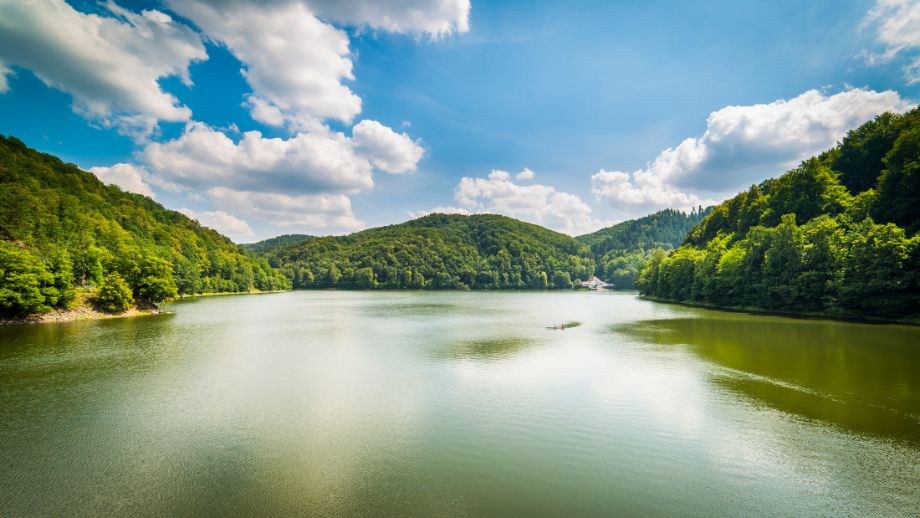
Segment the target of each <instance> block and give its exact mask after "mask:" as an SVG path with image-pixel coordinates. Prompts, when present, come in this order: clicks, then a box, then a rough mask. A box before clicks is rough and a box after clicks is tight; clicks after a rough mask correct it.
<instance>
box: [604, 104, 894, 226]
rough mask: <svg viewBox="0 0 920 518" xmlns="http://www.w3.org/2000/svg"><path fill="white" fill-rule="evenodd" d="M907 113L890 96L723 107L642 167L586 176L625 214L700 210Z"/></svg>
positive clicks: (605, 171)
mask: <svg viewBox="0 0 920 518" xmlns="http://www.w3.org/2000/svg"><path fill="white" fill-rule="evenodd" d="M910 108H911V104H910V103H909V102H908V101H906V100H904V99H902V98H901V97H900V96H899V95H898V93H897V92H893V91H884V92H875V91H872V90H868V89H861V88H850V89H847V90H844V91H842V92H839V93H837V94H834V95H826V94H824V93H821V92H819V91H817V90H809V91H807V92H805V93H803V94H801V95H799V96H797V97H795V98H793V99H789V100H784V99H781V100H778V101H774V102H772V103H769V104H756V105H751V106H727V107H725V108H722V109H720V110H718V111H716V112H713V113H712V114H710V115H709V118H708V120H707V123H706V126H707V127H706V131H705V132H704V133H703V135H702V136H700V137H694V138H688V139H685V140H684V141H683V142H681V143H680V144H679V145H678V146H677V147H674V148H668V149H666V150H664V151H662V152H661V153H659V154H658V156H657V157H655V159H654V160H653V161H652V162H651V163H650V164H648V165H647V166H646V167H645V168H642V169H639V170H636V171H633V172H632V173H628V172H623V171H607V170H601V171H599V172H598V173H597V174H595V175H593V176H592V177H591V187H592V192H593V193H594V194H595V195H596V196H598V197H599V198H602V199H606V200H609V201H610V202H612V203H614V205H615V206H617V207H618V208H619V209H621V211H623V212H629V213H631V214H636V213H637V211H648V210H654V209H658V208H665V207H674V208H682V209H688V208H691V207H693V206H696V205H699V204H703V205H706V204H708V203H710V202H712V201H713V198H715V199H722V198H724V197H727V196H730V195H732V194H734V193H735V192H737V191H738V190H740V189H742V188H744V187H747V186H749V185H751V184H752V183H756V182H760V181H762V180H763V179H765V178H767V177H770V176H775V175H777V174H780V173H782V172H784V171H786V170H788V169H790V168H791V167H794V166H795V165H796V164H797V163H798V162H800V161H801V160H803V159H805V158H807V157H809V156H812V155H814V154H817V153H819V152H821V151H823V150H825V149H827V148H830V147H832V146H833V145H834V144H835V143H836V142H837V141H838V140H839V139H841V138H842V137H843V136H844V135H845V134H846V132H847V131H849V130H851V129H853V128H855V127H857V126H859V125H860V124H862V123H864V122H866V121H867V120H869V119H871V118H872V117H874V116H875V115H878V114H880V113H883V112H886V111H895V112H902V111H905V110H907V109H910Z"/></svg>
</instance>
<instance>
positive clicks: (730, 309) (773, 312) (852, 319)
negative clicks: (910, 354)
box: [638, 295, 920, 327]
mask: <svg viewBox="0 0 920 518" xmlns="http://www.w3.org/2000/svg"><path fill="white" fill-rule="evenodd" d="M638 297H639V298H640V299H642V300H648V301H650V302H658V303H661V304H674V305H676V306H685V307H689V308H698V309H711V310H713V311H725V312H727V313H747V314H750V315H762V316H778V317H785V318H795V319H799V320H833V321H837V322H849V323H853V324H889V325H891V324H893V325H902V326H912V327H918V326H920V320H917V319H913V320H911V319H891V318H882V317H871V316H862V315H834V314H829V313H821V312H805V311H783V310H778V309H763V308H757V307H739V306H717V305H713V304H706V303H702V302H686V301H680V300H671V299H665V298H661V297H653V296H651V295H638Z"/></svg>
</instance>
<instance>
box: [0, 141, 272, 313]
mask: <svg viewBox="0 0 920 518" xmlns="http://www.w3.org/2000/svg"><path fill="white" fill-rule="evenodd" d="M0 240H2V242H3V243H4V249H5V250H8V251H9V250H12V248H11V246H13V245H11V244H10V243H11V242H12V241H16V242H19V243H24V244H25V245H24V246H26V247H27V249H28V251H27V252H23V253H25V254H27V255H22V254H18V255H17V253H16V252H9V253H7V254H5V255H4V256H3V258H4V259H9V260H11V261H13V263H14V268H18V270H17V271H19V272H21V274H15V275H13V274H11V276H10V277H9V278H4V279H3V284H0V290H2V291H0V293H2V294H3V295H2V296H3V297H4V300H5V301H6V302H3V303H0V312H2V313H5V314H18V313H29V312H34V311H44V310H47V309H49V308H50V307H54V306H63V305H65V304H66V303H67V302H69V301H70V300H71V299H72V298H73V285H74V284H79V285H81V286H87V285H94V284H96V283H98V282H99V281H100V280H101V278H102V277H103V276H104V275H105V274H107V273H111V272H118V273H119V274H120V275H121V276H122V277H123V278H124V279H126V282H127V283H128V285H129V287H130V288H131V290H132V292H133V293H134V296H135V297H136V298H137V299H139V300H144V301H147V302H159V301H163V300H167V299H169V298H172V297H174V296H176V295H177V294H193V293H208V292H245V291H249V290H251V289H253V288H256V289H261V290H277V289H288V288H290V283H289V282H288V280H287V279H286V278H285V277H284V276H283V275H281V274H280V273H279V272H277V271H275V270H273V269H272V268H271V266H269V265H268V263H267V262H266V261H265V260H262V259H258V258H256V257H254V256H253V255H252V254H250V253H248V252H246V251H244V250H243V249H241V248H240V247H239V246H237V245H235V244H233V243H232V242H231V241H230V240H229V239H227V238H226V237H224V236H221V235H220V234H218V233H217V232H215V231H213V230H211V229H208V228H205V227H202V226H201V225H199V224H198V223H197V222H195V221H192V220H190V219H189V218H187V217H185V216H183V215H182V214H180V213H178V212H175V211H170V210H166V209H164V208H163V207H162V206H161V205H159V204H157V203H156V202H154V201H153V200H151V199H150V198H147V197H144V196H141V195H138V194H131V193H127V192H124V191H122V190H121V189H119V188H118V187H115V186H106V185H104V184H103V183H102V182H100V181H99V180H98V179H97V178H96V177H95V176H94V175H92V174H90V173H87V172H85V171H81V170H80V169H78V168H77V167H76V166H74V165H72V164H64V163H63V162H61V161H60V160H58V159H57V158H55V157H53V156H50V155H46V154H42V153H39V152H37V151H34V150H32V149H29V148H28V147H26V146H25V145H24V144H23V143H22V142H20V141H19V140H17V139H15V138H12V137H2V136H0ZM13 248H15V246H13ZM14 256H15V257H18V258H19V259H21V260H19V259H15V257H14ZM14 259H15V260H14ZM22 261H27V262H28V263H29V268H24V267H22V266H21V264H22ZM15 265H19V266H15ZM26 270H28V272H26ZM45 274H50V275H51V277H50V280H48V281H46V280H44V279H45V278H46V277H45ZM36 290H37V292H36ZM36 293H40V294H41V295H40V296H41V297H43V300H40V301H39V300H38V298H37V297H38V295H36Z"/></svg>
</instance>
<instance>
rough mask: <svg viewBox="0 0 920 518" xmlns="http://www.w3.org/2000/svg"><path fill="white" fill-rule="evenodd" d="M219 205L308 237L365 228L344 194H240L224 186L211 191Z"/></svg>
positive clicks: (211, 197)
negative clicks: (309, 235) (305, 234)
mask: <svg viewBox="0 0 920 518" xmlns="http://www.w3.org/2000/svg"><path fill="white" fill-rule="evenodd" d="M207 194H208V197H209V198H210V199H211V201H213V202H214V203H215V204H216V205H218V206H220V207H223V208H226V209H227V210H231V211H233V212H236V213H240V214H247V215H251V216H254V217H257V218H260V219H263V220H265V221H269V222H271V223H272V224H273V225H277V226H279V227H283V228H286V229H291V231H294V232H300V233H307V234H328V233H347V232H353V231H355V230H360V229H361V228H364V226H365V225H364V222H363V221H361V220H359V219H357V218H356V217H355V216H354V214H353V213H352V210H351V200H350V199H349V198H348V196H345V195H343V194H327V193H322V194H304V195H298V196H291V195H288V194H281V193H270V192H252V191H238V190H233V189H227V188H224V187H215V188H213V189H209V190H208V192H207Z"/></svg>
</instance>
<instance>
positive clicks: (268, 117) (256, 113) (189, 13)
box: [169, 0, 361, 130]
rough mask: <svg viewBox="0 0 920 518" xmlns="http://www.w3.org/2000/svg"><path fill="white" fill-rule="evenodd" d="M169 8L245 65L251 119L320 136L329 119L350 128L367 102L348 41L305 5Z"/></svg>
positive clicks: (200, 0)
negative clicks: (356, 82)
mask: <svg viewBox="0 0 920 518" xmlns="http://www.w3.org/2000/svg"><path fill="white" fill-rule="evenodd" d="M169 5H170V7H171V8H172V9H173V10H174V11H176V12H177V13H179V14H181V15H182V16H184V17H186V18H188V19H190V20H191V21H192V22H194V23H195V24H196V25H197V26H198V27H200V28H201V29H202V30H203V31H204V33H205V34H207V36H208V37H209V38H210V39H212V40H214V41H217V42H220V43H221V44H223V45H226V47H227V48H228V49H229V50H230V52H232V53H233V55H234V56H236V57H237V58H238V59H239V60H240V61H241V62H242V63H243V70H242V73H243V75H244V76H245V78H246V81H247V82H248V83H249V86H250V87H251V88H252V91H253V93H252V94H251V95H250V96H249V98H248V101H247V104H248V106H249V108H250V110H251V113H252V116H253V118H255V119H256V120H259V121H260V122H263V123H265V124H270V125H276V126H278V125H282V124H283V123H287V124H288V125H289V126H290V127H292V128H294V129H297V130H303V129H316V128H317V127H318V126H319V125H321V121H322V120H324V119H337V120H340V121H343V122H346V123H350V122H351V121H352V119H353V118H354V117H355V116H356V115H357V114H358V113H360V111H361V98H359V97H358V96H357V95H355V93H354V92H352V91H351V89H349V88H348V87H347V86H346V85H344V84H343V83H342V82H343V81H347V80H353V79H354V74H353V73H352V61H351V55H350V51H349V48H348V46H349V39H348V35H347V34H346V33H345V32H344V31H342V30H340V29H337V28H335V27H333V26H332V25H329V24H327V23H324V22H323V21H321V20H319V19H318V18H317V17H316V16H315V15H314V14H313V12H312V11H311V10H310V9H309V7H307V6H306V5H304V4H303V3H299V2H274V3H271V4H270V5H264V4H263V3H261V2H246V1H206V0H182V1H178V0H175V1H171V2H170V3H169Z"/></svg>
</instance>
